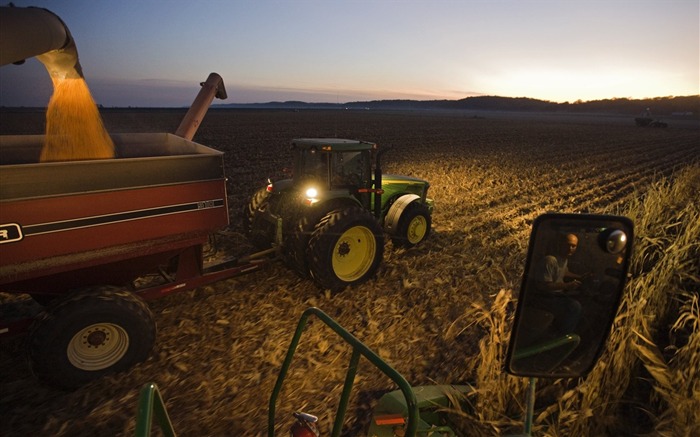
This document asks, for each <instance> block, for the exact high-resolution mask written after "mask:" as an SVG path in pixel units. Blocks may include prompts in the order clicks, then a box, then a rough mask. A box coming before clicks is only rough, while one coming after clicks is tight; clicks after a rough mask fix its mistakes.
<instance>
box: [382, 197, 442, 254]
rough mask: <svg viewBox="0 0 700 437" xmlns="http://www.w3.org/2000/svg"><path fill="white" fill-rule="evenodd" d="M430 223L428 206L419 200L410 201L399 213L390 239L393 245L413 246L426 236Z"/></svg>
mask: <svg viewBox="0 0 700 437" xmlns="http://www.w3.org/2000/svg"><path fill="white" fill-rule="evenodd" d="M431 225H432V221H431V218H430V211H429V210H428V207H427V206H425V205H424V204H422V203H419V202H411V203H409V204H408V206H406V209H404V210H403V212H402V213H401V216H400V217H399V224H398V226H397V228H396V233H395V234H394V236H393V237H392V239H391V241H392V242H393V243H394V245H395V246H399V247H413V246H415V245H417V244H419V243H421V242H423V240H425V239H426V238H428V235H430V227H431Z"/></svg>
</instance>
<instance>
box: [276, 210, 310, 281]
mask: <svg viewBox="0 0 700 437" xmlns="http://www.w3.org/2000/svg"><path fill="white" fill-rule="evenodd" d="M312 231H313V223H311V220H309V218H307V217H302V218H301V219H299V220H298V221H297V224H296V225H295V226H294V228H293V229H291V230H290V231H289V232H285V234H284V252H283V258H284V263H285V264H286V265H287V267H289V268H290V269H292V270H294V272H295V273H296V274H297V275H299V276H300V277H301V278H304V279H306V278H308V277H309V263H308V261H307V259H306V248H307V246H308V243H309V238H310V237H311V232H312Z"/></svg>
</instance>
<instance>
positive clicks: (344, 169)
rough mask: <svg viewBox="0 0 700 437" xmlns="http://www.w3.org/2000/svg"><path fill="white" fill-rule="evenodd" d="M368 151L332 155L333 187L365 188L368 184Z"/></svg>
mask: <svg viewBox="0 0 700 437" xmlns="http://www.w3.org/2000/svg"><path fill="white" fill-rule="evenodd" d="M364 154H368V151H358V152H335V153H333V154H332V155H331V185H332V186H333V187H363V186H366V185H367V184H368V179H369V176H370V169H369V168H368V165H367V163H369V158H368V157H365V156H363V155H364Z"/></svg>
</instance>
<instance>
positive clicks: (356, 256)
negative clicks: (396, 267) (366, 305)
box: [307, 207, 384, 291]
mask: <svg viewBox="0 0 700 437" xmlns="http://www.w3.org/2000/svg"><path fill="white" fill-rule="evenodd" d="M383 255H384V234H383V231H382V228H381V227H380V226H379V224H378V223H377V221H376V220H375V218H374V216H372V214H370V213H369V212H368V211H366V210H364V209H362V208H359V207H353V208H348V209H343V210H335V211H332V212H330V213H328V214H327V215H326V216H325V217H324V218H323V219H322V220H321V221H320V222H319V223H318V224H317V225H316V228H315V229H314V232H313V234H312V236H311V238H310V239H309V247H308V251H307V258H308V260H309V271H310V273H311V277H312V278H313V280H314V282H316V284H318V285H319V286H320V287H321V288H324V289H329V290H331V291H339V290H341V289H343V288H345V287H347V286H348V285H356V284H360V283H362V282H365V281H367V280H368V279H369V278H371V277H372V276H374V274H375V273H376V271H377V269H378V268H379V264H380V263H381V261H382V257H383Z"/></svg>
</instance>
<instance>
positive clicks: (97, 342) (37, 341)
mask: <svg viewBox="0 0 700 437" xmlns="http://www.w3.org/2000/svg"><path fill="white" fill-rule="evenodd" d="M155 338H156V324H155V321H154V319H153V314H152V313H151V310H150V309H149V308H148V305H146V303H145V302H144V301H143V300H141V299H140V298H139V297H137V296H135V295H134V294H132V293H130V292H128V291H125V290H123V289H120V288H116V287H99V288H94V289H86V290H80V291H76V292H74V293H73V294H71V295H68V296H67V297H66V298H61V299H56V301H55V302H53V304H52V305H51V306H49V307H47V308H46V309H45V311H44V312H43V313H42V314H41V315H40V316H39V317H38V318H37V319H36V320H35V322H34V324H33V325H32V328H31V330H30V333H29V342H30V344H29V358H30V362H31V366H32V370H33V372H34V374H35V375H36V376H37V377H38V378H39V379H41V380H43V381H45V382H47V383H49V384H51V385H54V386H57V387H61V388H66V389H72V388H77V387H79V386H81V385H83V384H85V383H87V382H89V381H91V380H93V379H96V378H99V377H101V376H103V375H106V374H108V373H113V372H119V371H123V370H126V369H128V368H129V367H131V366H132V365H134V364H136V363H138V362H141V361H143V360H145V359H146V358H147V357H148V354H149V353H150V351H151V349H152V348H153V345H154V344H155Z"/></svg>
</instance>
